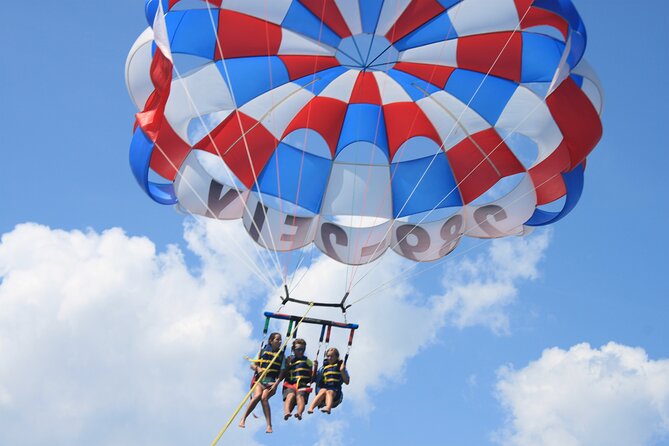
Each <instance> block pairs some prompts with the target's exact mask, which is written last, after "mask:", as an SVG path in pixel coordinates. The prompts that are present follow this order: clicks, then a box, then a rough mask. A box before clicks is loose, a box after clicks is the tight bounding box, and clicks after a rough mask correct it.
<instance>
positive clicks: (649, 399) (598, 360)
mask: <svg viewBox="0 0 669 446" xmlns="http://www.w3.org/2000/svg"><path fill="white" fill-rule="evenodd" d="M497 389H498V392H499V398H500V401H501V402H502V403H503V405H504V406H505V408H506V409H507V411H508V413H509V415H510V419H509V424H508V426H507V428H506V429H505V431H503V432H501V433H499V435H498V438H497V439H498V441H499V443H500V444H503V445H506V446H630V445H635V446H644V445H654V444H658V443H656V441H659V440H661V439H664V440H665V441H666V440H667V438H669V360H667V359H663V360H650V359H649V358H648V356H647V355H646V352H645V351H644V350H643V349H641V348H632V347H627V346H624V345H620V344H616V343H613V342H611V343H609V344H607V345H605V346H603V347H602V348H601V349H593V348H591V347H590V346H589V345H588V344H579V345H576V346H574V347H572V348H570V349H569V350H568V351H565V350H562V349H559V348H551V349H547V350H545V351H544V352H543V354H542V356H541V358H540V359H539V360H537V361H534V362H532V363H530V364H529V365H528V366H527V367H525V368H523V369H520V370H514V369H513V368H511V367H504V368H502V369H500V371H499V382H498V385H497ZM663 444H666V443H663Z"/></svg>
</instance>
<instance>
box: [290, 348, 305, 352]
mask: <svg viewBox="0 0 669 446" xmlns="http://www.w3.org/2000/svg"><path fill="white" fill-rule="evenodd" d="M293 350H294V351H296V352H303V351H304V349H303V348H294V349H293Z"/></svg>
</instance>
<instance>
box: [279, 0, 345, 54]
mask: <svg viewBox="0 0 669 446" xmlns="http://www.w3.org/2000/svg"><path fill="white" fill-rule="evenodd" d="M281 27H283V28H286V29H289V30H291V31H294V32H296V33H298V34H302V35H303V36H307V37H309V38H311V39H314V40H316V41H318V42H322V43H325V44H327V45H330V46H331V47H333V48H337V46H339V43H340V42H341V37H339V36H338V35H337V34H336V33H335V32H334V31H332V29H330V28H329V27H328V26H327V25H326V24H325V23H323V22H322V21H321V19H320V18H318V17H316V16H315V15H314V14H313V13H312V12H311V11H309V9H307V8H306V7H305V6H304V5H302V4H301V3H300V2H298V1H294V2H292V3H291V5H290V8H288V12H287V13H286V16H285V17H284V19H283V22H281Z"/></svg>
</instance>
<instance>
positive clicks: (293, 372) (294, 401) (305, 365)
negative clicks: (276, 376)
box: [283, 338, 314, 420]
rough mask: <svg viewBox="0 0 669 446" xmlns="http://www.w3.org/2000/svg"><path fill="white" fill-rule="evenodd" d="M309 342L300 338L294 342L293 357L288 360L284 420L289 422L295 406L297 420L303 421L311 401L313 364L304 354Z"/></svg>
mask: <svg viewBox="0 0 669 446" xmlns="http://www.w3.org/2000/svg"><path fill="white" fill-rule="evenodd" d="M306 348H307V342H306V341H305V340H304V339H301V338H298V339H295V340H294V341H293V346H292V353H293V354H292V355H291V356H288V357H287V358H286V367H285V369H284V371H283V373H284V375H283V376H284V378H285V379H284V382H283V401H284V403H283V410H284V415H283V419H284V420H287V419H288V418H290V417H291V416H292V414H293V410H294V409H295V406H297V412H295V418H297V419H298V420H301V419H302V413H303V412H304V408H305V406H306V404H307V401H309V393H311V375H312V369H313V366H314V364H313V362H312V361H311V360H310V359H309V358H307V357H306V356H305V354H304V352H305V350H306Z"/></svg>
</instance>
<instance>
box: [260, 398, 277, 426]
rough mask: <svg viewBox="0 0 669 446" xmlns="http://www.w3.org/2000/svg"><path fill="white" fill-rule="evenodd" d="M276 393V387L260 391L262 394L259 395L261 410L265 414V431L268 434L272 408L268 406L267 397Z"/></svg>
mask: <svg viewBox="0 0 669 446" xmlns="http://www.w3.org/2000/svg"><path fill="white" fill-rule="evenodd" d="M274 393H276V389H274V390H273V391H272V390H270V389H265V390H263V391H262V396H261V397H260V404H261V405H262V412H263V414H264V415H265V421H266V422H267V429H265V432H267V433H268V434H271V433H272V409H270V407H269V399H270V398H271V397H272V395H274Z"/></svg>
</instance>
